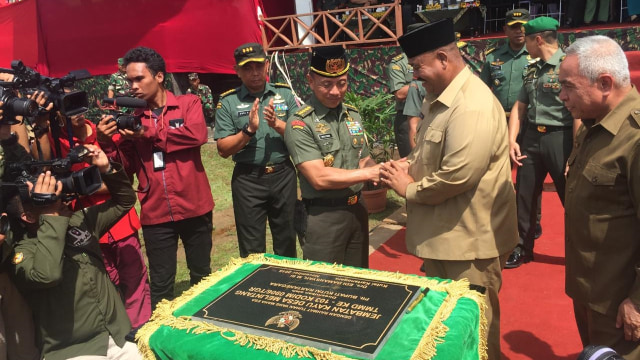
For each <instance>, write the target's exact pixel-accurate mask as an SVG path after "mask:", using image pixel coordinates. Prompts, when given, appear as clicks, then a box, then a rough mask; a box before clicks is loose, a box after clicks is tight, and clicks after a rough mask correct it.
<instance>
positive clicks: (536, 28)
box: [522, 16, 560, 35]
mask: <svg viewBox="0 0 640 360" xmlns="http://www.w3.org/2000/svg"><path fill="white" fill-rule="evenodd" d="M522 26H524V34H525V35H531V34H536V33H539V32H542V31H558V28H559V27H560V23H558V20H556V19H554V18H550V17H546V16H540V17H537V18H535V19H533V20H531V21H529V22H527V23H526V24H524V25H522Z"/></svg>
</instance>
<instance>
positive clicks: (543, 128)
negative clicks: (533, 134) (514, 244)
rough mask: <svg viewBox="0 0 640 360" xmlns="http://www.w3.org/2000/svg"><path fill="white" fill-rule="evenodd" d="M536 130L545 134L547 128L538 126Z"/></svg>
mask: <svg viewBox="0 0 640 360" xmlns="http://www.w3.org/2000/svg"><path fill="white" fill-rule="evenodd" d="M537 130H538V132H541V133H546V132H547V127H546V126H544V125H538V127H537Z"/></svg>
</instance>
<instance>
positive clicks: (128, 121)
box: [102, 96, 148, 131]
mask: <svg viewBox="0 0 640 360" xmlns="http://www.w3.org/2000/svg"><path fill="white" fill-rule="evenodd" d="M102 101H103V102H105V103H107V104H112V105H115V106H116V107H119V106H123V107H128V108H137V109H144V108H146V107H148V105H147V102H146V101H145V100H142V99H138V98H131V97H126V96H119V97H116V98H104V99H103V100H102ZM111 115H113V119H114V121H115V122H116V125H117V126H118V129H119V130H131V131H138V130H140V128H141V127H142V120H141V119H140V116H135V115H131V114H127V113H124V112H121V111H117V110H112V111H111Z"/></svg>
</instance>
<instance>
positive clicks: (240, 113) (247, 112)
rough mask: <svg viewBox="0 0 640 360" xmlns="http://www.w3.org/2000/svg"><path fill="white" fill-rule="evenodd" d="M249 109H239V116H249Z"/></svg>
mask: <svg viewBox="0 0 640 360" xmlns="http://www.w3.org/2000/svg"><path fill="white" fill-rule="evenodd" d="M248 115H249V110H244V111H238V117H243V116H248Z"/></svg>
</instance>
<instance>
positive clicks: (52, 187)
mask: <svg viewBox="0 0 640 360" xmlns="http://www.w3.org/2000/svg"><path fill="white" fill-rule="evenodd" d="M27 187H28V189H29V194H31V200H32V201H33V203H34V205H37V206H41V209H42V210H41V212H40V213H41V214H42V215H55V216H58V215H66V216H68V215H67V213H66V212H64V211H63V208H66V206H64V205H63V204H62V201H61V200H60V194H62V182H61V181H57V180H56V178H55V177H54V176H53V175H52V174H51V171H46V172H44V173H41V174H40V175H38V178H37V180H36V183H35V184H33V183H32V182H31V181H27Z"/></svg>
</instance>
